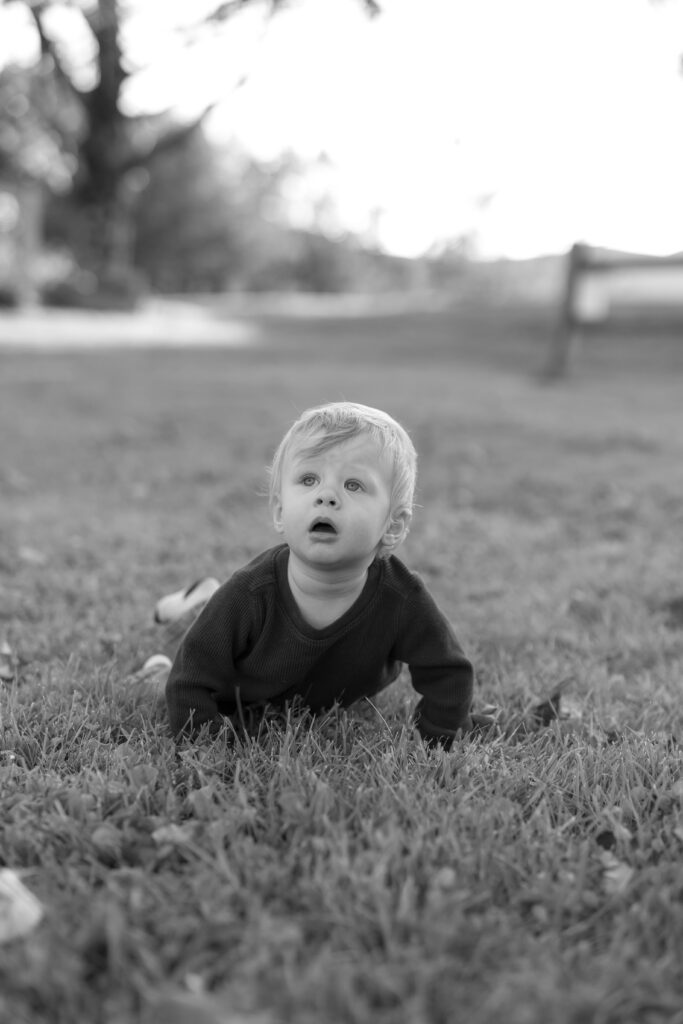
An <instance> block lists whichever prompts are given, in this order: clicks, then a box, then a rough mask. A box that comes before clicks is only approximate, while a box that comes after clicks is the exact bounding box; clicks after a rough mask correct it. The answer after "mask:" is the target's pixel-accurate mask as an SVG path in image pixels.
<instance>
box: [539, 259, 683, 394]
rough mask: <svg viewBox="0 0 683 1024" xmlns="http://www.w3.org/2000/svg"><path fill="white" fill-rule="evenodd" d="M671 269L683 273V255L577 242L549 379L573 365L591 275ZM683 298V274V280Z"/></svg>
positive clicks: (584, 320)
mask: <svg viewBox="0 0 683 1024" xmlns="http://www.w3.org/2000/svg"><path fill="white" fill-rule="evenodd" d="M672 268H681V270H683V253H677V254H676V255H674V256H643V255H636V254H631V253H609V254H606V253H604V252H603V251H601V250H595V249H592V248H591V247H590V246H588V245H585V244H584V243H581V242H577V243H576V244H575V245H573V246H572V248H571V250H570V251H569V253H568V256H567V269H566V275H565V287H564V294H563V296H562V302H561V307H560V316H559V323H558V325H557V329H556V331H555V334H554V336H553V338H552V341H551V346H550V352H549V357H548V363H547V367H546V372H547V376H549V377H561V376H563V375H564V374H565V373H566V372H567V370H568V368H569V363H570V358H571V354H572V351H573V350H574V349H575V348H576V345H577V342H578V340H579V338H580V334H581V329H582V328H583V327H585V326H586V323H587V322H588V320H589V318H587V317H586V314H585V311H583V310H582V308H581V305H580V302H579V294H580V289H581V287H582V286H583V284H584V283H585V279H586V277H589V276H592V275H595V274H597V275H606V274H618V273H622V272H623V271H629V270H647V271H662V270H663V269H667V270H670V269H672ZM681 295H682V297H683V275H682V278H681Z"/></svg>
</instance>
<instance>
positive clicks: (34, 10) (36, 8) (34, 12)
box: [26, 2, 84, 102]
mask: <svg viewBox="0 0 683 1024" xmlns="http://www.w3.org/2000/svg"><path fill="white" fill-rule="evenodd" d="M26 6H27V8H28V11H29V13H30V15H31V17H32V18H33V22H34V24H35V26H36V29H37V31H38V38H39V40H40V53H41V56H43V57H49V58H50V60H51V61H52V64H53V67H54V70H55V75H56V76H57V79H58V80H59V81H60V82H61V83H62V84H63V85H65V86H66V87H67V89H68V90H69V92H70V93H71V94H72V95H73V96H75V97H76V98H77V99H78V100H80V101H81V102H82V101H83V96H84V93H83V92H82V91H81V90H80V89H79V88H78V86H77V85H76V84H75V83H74V82H73V80H72V79H71V77H70V76H69V74H68V73H67V71H66V69H65V68H64V65H63V64H62V61H61V58H60V56H59V52H58V50H57V47H56V45H55V43H54V41H53V40H52V39H50V37H49V36H48V35H47V33H46V32H45V28H44V26H43V20H42V16H43V13H44V11H45V3H43V2H38V3H27V4H26Z"/></svg>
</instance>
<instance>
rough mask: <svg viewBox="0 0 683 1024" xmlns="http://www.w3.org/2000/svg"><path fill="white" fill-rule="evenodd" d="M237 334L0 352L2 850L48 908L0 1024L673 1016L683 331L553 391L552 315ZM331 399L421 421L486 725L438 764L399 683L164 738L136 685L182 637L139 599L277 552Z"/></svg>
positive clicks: (405, 686) (428, 535) (449, 590)
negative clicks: (294, 477) (270, 480)
mask: <svg viewBox="0 0 683 1024" xmlns="http://www.w3.org/2000/svg"><path fill="white" fill-rule="evenodd" d="M250 324H251V327H252V329H253V332H254V335H255V337H256V342H255V344H254V345H252V346H250V347H249V346H248V347H241V348H234V349H225V350H217V349H206V350H194V351H192V350H174V351H168V352H160V351H154V352H151V351H144V350H138V351H136V350H130V349H128V350H126V351H118V352H117V351H115V350H103V351H99V352H97V351H95V352H89V351H81V352H79V353H72V354H59V353H57V352H52V353H51V352H49V351H48V352H45V353H43V354H37V353H22V352H21V351H19V350H12V351H10V350H5V351H2V350H0V439H1V440H0V444H1V448H0V494H1V502H0V643H5V644H8V645H9V647H10V648H11V650H12V652H13V659H14V660H13V662H12V664H13V666H14V668H15V673H14V678H13V679H8V680H7V681H6V682H4V683H0V866H3V865H4V866H8V867H11V868H13V869H15V870H17V871H19V872H21V877H22V879H23V881H24V883H25V885H26V886H27V887H28V888H29V889H30V890H31V891H32V892H33V893H34V894H35V895H36V896H37V897H38V899H39V900H40V901H41V902H42V904H43V906H44V908H45V915H44V918H43V921H42V922H41V924H40V925H39V926H38V927H37V928H36V929H35V930H34V931H33V932H32V933H31V934H30V935H29V936H27V937H26V938H23V939H19V940H15V941H13V942H10V943H8V944H5V945H3V946H0V1021H2V1022H3V1024H4V1022H5V1021H8V1022H9V1021H11V1022H12V1024H42V1022H48V1021H49V1022H55V1024H75V1022H80V1021H87V1022H99V1021H103V1022H107V1024H129V1022H133V1021H141V1022H144V1024H195V1022H198V1024H279V1022H282V1024H289V1022H293V1024H320V1022H325V1024H351V1022H358V1024H361V1022H363V1024H364V1022H366V1021H367V1022H369V1021H372V1022H373V1024H383V1022H387V1024H388V1022H406V1024H446V1022H456V1021H467V1022H468V1024H498V1022H505V1024H536V1022H539V1024H541V1022H542V1024H546V1022H550V1024H556V1022H557V1024H565V1022H577V1024H578V1022H579V1021H582V1022H583V1021H587V1020H588V1021H592V1022H596V1024H598V1022H599V1024H628V1022H631V1021H638V1022H645V1024H659V1022H664V1021H666V1022H668V1024H673V1022H679V1024H680V1022H683V1009H682V1007H683V975H682V973H681V952H682V950H683V867H682V864H683V781H682V777H681V776H682V773H681V748H680V746H679V745H678V742H677V740H676V737H679V738H680V736H681V734H682V733H683V728H682V726H683V710H682V701H681V693H682V683H683V577H682V573H681V567H682V566H683V412H682V409H683V405H682V403H681V396H682V394H683V386H682V380H683V344H681V338H680V334H679V336H676V334H675V333H674V332H672V333H666V332H659V333H653V334H648V335H647V336H643V335H642V334H641V335H639V334H638V332H637V331H624V332H618V331H614V330H613V331H612V332H610V333H606V334H604V335H601V336H598V335H596V336H595V337H593V338H590V339H589V340H588V342H587V344H586V346H585V348H584V350H583V352H582V353H581V354H580V356H579V359H578V361H577V363H576V366H575V369H574V372H573V374H572V375H571V376H570V377H569V378H568V379H567V380H565V381H563V382H560V383H557V384H554V385H552V386H548V385H544V384H542V383H540V382H539V380H538V373H537V371H538V370H539V368H540V366H541V365H542V362H543V358H544V355H545V346H546V343H547V331H548V326H549V321H548V320H547V318H546V317H545V316H544V315H543V314H542V313H538V312H535V313H533V314H532V313H530V312H520V311H514V310H496V309H489V310H488V311H479V312H478V313H477V312H473V311H469V312H468V311H467V310H460V311H457V312H454V311H448V310H442V311H438V312H434V313H431V314H428V313H424V312H422V313H417V312H416V313H413V314H405V315H403V316H386V317H383V318H370V317H366V318H364V319H363V318H357V319H354V318H349V317H341V316H340V317H338V318H336V319H332V318H328V319H319V318H310V317H308V318H304V317H299V318H298V319H297V318H296V317H294V316H285V315H284V314H282V315H275V314H273V315H271V316H268V317H266V316H260V317H259V316H253V315H252V318H251V321H250ZM339 398H349V399H355V400H358V401H361V402H365V403H368V404H373V405H380V406H383V407H385V408H386V409H387V410H388V411H389V412H391V413H392V414H393V415H395V416H396V417H397V418H399V419H400V420H401V421H402V422H403V423H404V424H405V426H406V427H407V428H408V429H409V430H410V431H411V433H412V436H413V438H414V441H415V443H416V446H417V448H418V451H419V453H420V458H421V463H420V484H419V493H418V499H417V500H418V502H419V505H420V506H421V507H419V508H418V510H417V513H416V516H415V520H414V525H413V529H412V532H411V534H410V536H409V538H408V540H407V542H406V544H405V545H404V547H403V548H402V550H401V552H399V554H400V556H401V557H402V558H403V559H404V560H405V561H406V562H407V563H408V564H409V565H410V566H411V567H412V568H414V569H416V570H418V571H419V572H420V573H421V574H422V575H423V577H424V578H425V580H426V581H427V583H428V585H429V587H430V588H431V590H432V592H433V593H434V595H435V596H436V598H437V599H438V601H439V603H440V604H441V606H442V607H443V608H444V610H445V611H446V612H447V614H448V615H449V616H450V618H451V619H452V620H453V622H454V624H455V628H456V632H457V634H458V636H459V638H460V639H461V641H462V643H463V645H464V646H465V648H466V650H467V651H468V653H469V654H470V655H471V656H472V658H473V659H474V661H475V663H476V666H477V674H478V686H477V702H479V703H482V704H483V703H493V704H496V705H497V706H498V707H499V708H500V709H501V710H500V721H501V725H502V727H503V735H502V736H499V737H498V738H495V739H493V740H490V741H489V742H480V741H476V742H472V743H463V744H462V745H460V746H458V747H457V748H455V749H454V750H453V751H452V752H451V753H444V752H443V751H428V750H427V749H425V748H424V747H423V745H422V744H421V742H420V741H419V740H418V739H416V738H415V736H414V735H413V733H412V731H411V729H410V714H411V709H412V707H413V706H414V703H415V700H416V697H415V695H414V694H413V692H412V691H411V688H410V684H409V682H408V681H407V680H402V681H401V682H400V683H399V684H397V685H396V686H395V687H394V688H393V689H392V690H391V691H390V692H388V693H386V694H384V695H382V696H381V698H380V699H379V700H378V702H377V704H376V706H371V705H369V704H366V705H364V706H361V707H359V708H357V709H351V710H349V711H348V712H338V713H337V712H332V713H330V714H329V715H327V716H325V717H324V718H322V719H319V720H316V721H310V720H309V719H308V718H307V717H306V716H290V718H289V719H288V720H286V721H283V720H277V719H273V720H272V721H269V722H267V723H266V724H265V725H264V727H263V729H262V731H261V734H260V736H259V737H258V738H257V739H256V740H253V741H248V740H245V741H240V742H238V743H237V745H236V746H235V747H234V748H231V747H229V745H228V744H227V743H225V742H222V741H219V742H217V743H214V744H213V745H205V746H196V747H193V748H189V747H188V748H186V749H182V750H180V751H176V750H175V749H174V746H173V744H172V742H171V741H170V739H169V737H168V735H167V731H166V727H165V723H164V719H163V713H162V712H161V711H160V710H159V709H158V708H157V707H155V705H154V703H153V702H152V701H150V700H149V699H148V698H146V697H145V695H144V693H143V692H142V690H141V688H140V686H139V684H138V683H136V681H135V679H134V677H133V673H134V671H135V669H136V668H137V667H139V665H140V664H141V663H142V661H144V659H145V658H146V657H147V656H148V655H149V654H152V653H154V652H155V651H157V650H164V649H169V648H170V647H171V646H172V644H173V643H174V640H175V639H176V638H174V637H173V635H172V633H171V632H164V630H163V628H161V627H155V626H154V625H153V624H152V621H151V619H152V614H151V612H152V608H153V606H154V602H155V600H156V599H157V597H159V596H160V595H161V594H163V593H165V592H167V591H169V590H173V589H176V588H177V587H179V586H181V585H183V584H185V583H188V582H190V581H191V580H193V579H195V578H196V577H197V576H200V575H204V574H212V575H216V576H219V577H221V578H225V577H227V576H228V575H229V574H230V573H231V572H232V571H233V570H234V569H236V568H237V567H238V566H240V565H242V564H243V563H244V562H245V561H246V560H248V559H249V558H250V557H252V556H253V555H255V554H256V553H258V552H259V551H260V550H262V549H263V548H264V547H266V546H269V545H270V544H271V543H273V542H274V538H275V535H274V534H273V532H272V530H271V527H270V524H269V520H268V515H267V510H266V503H265V500H264V498H263V496H262V494H263V490H264V485H265V467H266V465H267V463H268V461H269V459H270V456H271V453H272V450H273V448H274V446H275V444H276V443H277V441H278V440H279V438H280V436H281V434H282V432H283V431H284V430H285V428H286V427H287V426H288V425H289V423H290V422H291V420H292V419H293V418H294V417H295V416H296V414H297V413H298V412H299V411H300V410H301V409H303V408H304V407H306V406H308V405H310V404H313V403H317V402H320V401H325V400H334V399H339ZM560 683H564V685H565V686H566V689H565V695H564V697H563V700H564V705H563V707H564V709H565V711H566V713H567V717H563V718H561V719H560V720H559V721H554V722H553V723H551V725H549V726H548V727H547V728H541V729H537V730H533V729H532V730H530V731H523V730H521V729H516V726H517V725H518V724H519V723H521V722H523V721H524V720H525V714H526V712H527V711H528V709H529V708H530V707H531V706H532V705H533V704H534V703H535V702H537V701H539V700H542V699H543V698H545V697H548V696H549V695H550V694H551V693H552V692H553V690H554V689H555V687H557V686H558V685H559V684H560Z"/></svg>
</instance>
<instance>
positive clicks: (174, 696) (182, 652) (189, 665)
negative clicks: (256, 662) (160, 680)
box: [166, 576, 254, 737]
mask: <svg viewBox="0 0 683 1024" xmlns="http://www.w3.org/2000/svg"><path fill="white" fill-rule="evenodd" d="M253 622H254V614H253V599H252V595H251V594H250V593H249V590H248V588H247V587H245V586H244V585H243V584H241V583H240V580H239V578H238V577H236V576H233V577H232V579H230V580H228V582H227V583H224V584H223V586H222V587H220V588H219V590H217V591H216V593H215V594H214V595H213V597H212V598H211V599H210V601H209V602H208V604H207V605H206V606H205V607H204V609H203V610H202V611H201V613H200V614H199V616H198V617H197V619H196V620H195V622H194V623H193V625H192V626H190V628H189V629H188V631H187V633H186V634H185V636H184V637H183V639H182V641H181V644H180V647H179V649H178V653H177V654H176V657H175V660H174V662H173V666H172V668H171V671H170V674H169V677H168V681H167V683H166V706H167V708H168V717H169V724H170V726H171V731H172V733H173V736H174V737H181V736H191V737H192V736H196V735H197V733H198V732H199V731H200V729H201V728H202V727H203V726H205V725H207V724H208V725H209V730H210V732H212V733H213V732H216V731H217V730H218V729H219V728H220V726H221V725H222V724H223V722H224V718H223V715H222V714H221V713H220V712H219V710H218V705H219V704H221V705H222V706H223V707H225V706H227V707H234V706H235V684H234V677H235V661H236V659H237V658H238V657H239V656H240V654H242V653H243V652H244V651H245V650H246V649H247V646H248V643H249V636H250V634H251V632H252V628H253Z"/></svg>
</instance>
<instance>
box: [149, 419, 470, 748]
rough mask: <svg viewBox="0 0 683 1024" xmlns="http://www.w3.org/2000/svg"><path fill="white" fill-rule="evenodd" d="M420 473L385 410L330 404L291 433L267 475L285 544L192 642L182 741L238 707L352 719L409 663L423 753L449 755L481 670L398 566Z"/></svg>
mask: <svg viewBox="0 0 683 1024" xmlns="http://www.w3.org/2000/svg"><path fill="white" fill-rule="evenodd" d="M416 461H417V457H416V454H415V449H414V447H413V445H412V442H411V440H410V438H409V437H408V434H407V433H406V431H405V430H404V429H403V428H402V427H401V426H400V425H399V424H398V423H397V422H396V421H395V420H393V419H392V418H391V416H388V415H387V414H386V413H385V412H381V411H380V410H378V409H372V408H369V407H368V406H364V405H357V404H354V403H350V402H335V403H331V404H329V405H322V406H319V407H317V408H314V409H309V410H308V411H307V412H305V413H304V414H303V415H302V416H301V417H300V419H298V420H297V421H296V422H295V423H294V424H293V426H292V427H291V428H290V429H289V431H288V432H287V434H286V435H285V437H284V438H283V440H282V441H281V443H280V445H279V447H278V449H277V451H276V453H275V457H274V459H273V464H272V467H271V471H270V506H271V511H272V517H273V523H274V526H275V530H276V531H277V532H278V533H279V534H280V535H281V537H282V543H280V544H278V545H277V546H275V547H271V548H269V549H268V550H267V551H265V552H263V553H262V554H260V555H258V556H257V557H256V558H254V559H253V561H251V562H250V563H249V564H248V565H246V566H245V567H244V568H242V569H240V570H238V571H237V572H236V573H235V574H234V575H233V576H232V577H231V579H229V580H228V581H227V582H226V583H224V584H223V585H222V586H220V587H219V588H218V589H217V590H216V591H215V593H213V595H212V596H211V598H210V599H209V601H208V603H207V604H206V605H205V607H204V608H203V610H202V611H201V613H200V614H199V616H198V617H197V619H196V621H195V622H194V624H193V625H192V626H191V627H190V629H189V630H188V631H187V633H186V634H185V636H184V637H183V640H182V642H181V644H180V647H179V650H178V652H177V655H176V657H175V661H174V662H173V666H172V668H171V672H170V675H169V677H168V681H167V684H166V702H167V706H168V713H169V719H170V725H171V729H172V731H173V734H174V735H175V736H176V737H181V736H184V735H186V736H195V735H196V734H197V733H198V732H199V730H201V729H202V727H204V726H208V728H209V731H210V732H212V733H213V732H216V731H217V730H218V729H219V728H220V726H221V725H222V724H223V721H224V718H223V716H224V715H233V714H235V712H236V711H237V710H238V707H241V708H249V707H254V706H259V707H263V706H264V705H266V704H275V705H279V704H283V703H284V702H286V701H291V700H294V699H295V698H298V699H299V701H300V702H301V703H302V704H304V705H305V706H307V707H309V708H310V709H311V710H312V711H319V710H323V709H325V708H329V707H330V706H332V705H333V704H335V703H338V704H341V705H349V704H352V703H353V702H354V701H357V700H360V699H361V698H362V697H371V696H373V695H374V694H376V693H377V692H378V691H379V690H382V689H383V688H384V687H385V686H387V685H388V684H389V683H391V682H392V681H393V680H395V679H396V678H397V676H398V675H399V673H400V671H401V666H402V664H403V663H405V664H407V666H408V668H409V670H410V675H411V678H412V684H413V686H414V688H415V689H416V690H417V692H418V693H419V694H420V695H421V699H420V701H419V703H418V705H417V708H416V710H415V719H414V720H415V725H416V727H417V729H418V731H419V732H420V734H421V735H422V736H423V738H424V739H425V740H427V741H428V742H430V743H442V744H444V745H445V746H449V745H450V743H451V741H452V740H453V738H454V737H455V736H456V734H457V733H458V731H459V730H462V731H463V732H469V731H470V730H472V729H473V728H474V725H473V719H472V715H471V703H472V685H473V672H472V666H471V664H470V662H469V661H468V660H467V658H466V657H465V655H464V654H463V651H462V649H461V647H460V645H459V643H458V641H457V639H456V637H455V635H454V633H453V630H452V628H451V626H450V624H449V622H448V620H447V619H446V617H445V616H444V615H443V613H442V612H441V611H440V610H439V608H438V607H437V605H436V604H435V602H434V600H433V598H432V597H431V596H430V594H429V593H428V591H427V590H426V588H425V586H424V584H423V583H422V581H421V579H420V578H419V577H418V576H416V575H415V574H414V573H412V572H410V571H409V570H408V569H407V568H406V566H405V565H404V564H403V563H402V562H401V561H399V559H398V558H397V557H396V555H395V554H394V551H395V550H396V549H397V548H398V546H399V545H400V543H401V541H402V540H403V539H404V537H405V536H406V534H407V532H408V527H409V524H410V520H411V516H412V509H413V495H414V491H415V476H416ZM477 718H478V716H475V721H476V719H477ZM479 724H480V725H481V724H483V723H481V722H479Z"/></svg>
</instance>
